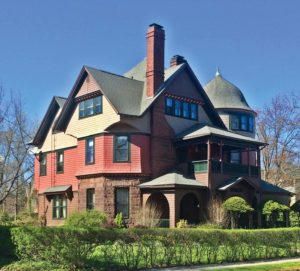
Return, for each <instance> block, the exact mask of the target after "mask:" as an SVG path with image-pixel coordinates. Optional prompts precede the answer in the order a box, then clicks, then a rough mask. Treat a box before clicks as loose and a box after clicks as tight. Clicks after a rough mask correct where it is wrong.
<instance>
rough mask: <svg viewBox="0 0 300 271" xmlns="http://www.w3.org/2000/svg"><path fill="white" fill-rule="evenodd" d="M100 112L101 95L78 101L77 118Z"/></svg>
mask: <svg viewBox="0 0 300 271" xmlns="http://www.w3.org/2000/svg"><path fill="white" fill-rule="evenodd" d="M100 113H102V96H97V97H95V98H92V99H88V100H85V101H82V102H80V103H79V118H85V117H90V116H93V115H96V114H100Z"/></svg>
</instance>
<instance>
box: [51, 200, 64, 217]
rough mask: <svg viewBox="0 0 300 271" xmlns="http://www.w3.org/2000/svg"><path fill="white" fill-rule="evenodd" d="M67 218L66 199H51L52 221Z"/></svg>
mask: <svg viewBox="0 0 300 271" xmlns="http://www.w3.org/2000/svg"><path fill="white" fill-rule="evenodd" d="M66 217H67V199H66V197H65V196H64V195H55V196H54V197H53V219H65V218H66Z"/></svg>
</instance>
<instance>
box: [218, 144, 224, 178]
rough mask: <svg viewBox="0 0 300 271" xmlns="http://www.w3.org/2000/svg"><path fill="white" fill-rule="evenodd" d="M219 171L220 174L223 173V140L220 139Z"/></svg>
mask: <svg viewBox="0 0 300 271" xmlns="http://www.w3.org/2000/svg"><path fill="white" fill-rule="evenodd" d="M219 156H220V171H221V174H223V141H222V140H221V143H220V154H219Z"/></svg>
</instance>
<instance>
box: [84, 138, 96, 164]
mask: <svg viewBox="0 0 300 271" xmlns="http://www.w3.org/2000/svg"><path fill="white" fill-rule="evenodd" d="M94 163H95V139H94V138H88V139H86V141H85V164H86V165H88V164H94Z"/></svg>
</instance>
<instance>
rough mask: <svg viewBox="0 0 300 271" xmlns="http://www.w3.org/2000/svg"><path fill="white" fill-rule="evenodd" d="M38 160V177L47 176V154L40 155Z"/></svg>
mask: <svg viewBox="0 0 300 271" xmlns="http://www.w3.org/2000/svg"><path fill="white" fill-rule="evenodd" d="M39 159H40V176H46V175H47V154H45V153H41V154H40V156H39Z"/></svg>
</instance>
